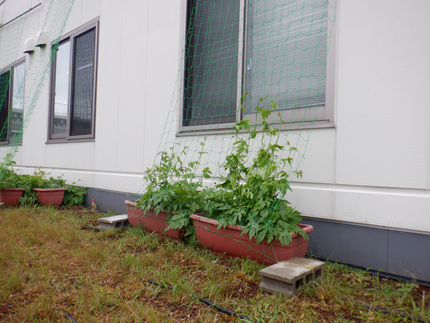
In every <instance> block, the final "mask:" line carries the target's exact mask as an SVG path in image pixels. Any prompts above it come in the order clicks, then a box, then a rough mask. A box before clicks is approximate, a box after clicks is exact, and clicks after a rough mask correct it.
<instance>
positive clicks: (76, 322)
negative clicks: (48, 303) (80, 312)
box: [58, 307, 78, 323]
mask: <svg viewBox="0 0 430 323" xmlns="http://www.w3.org/2000/svg"><path fill="white" fill-rule="evenodd" d="M58 309H59V310H60V311H61V312H63V313H64V315H65V316H66V317H67V318H68V319H69V320H70V321H72V323H78V321H76V320H74V319H73V317H71V316H70V315H69V314H67V313H66V311H64V310H62V309H61V308H59V307H58Z"/></svg>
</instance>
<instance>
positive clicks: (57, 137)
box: [47, 18, 100, 143]
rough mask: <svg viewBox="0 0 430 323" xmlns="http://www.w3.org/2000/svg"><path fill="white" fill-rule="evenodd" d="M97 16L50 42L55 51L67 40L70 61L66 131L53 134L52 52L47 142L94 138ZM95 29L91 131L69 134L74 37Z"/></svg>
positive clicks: (53, 87)
mask: <svg viewBox="0 0 430 323" xmlns="http://www.w3.org/2000/svg"><path fill="white" fill-rule="evenodd" d="M99 25H100V22H99V18H96V19H94V20H92V21H90V22H88V23H86V24H84V25H83V26H81V27H79V28H77V29H75V30H73V31H71V32H69V33H67V34H65V35H64V36H62V37H61V38H60V40H59V41H58V40H57V41H54V42H52V43H51V48H52V51H54V50H55V51H56V50H57V48H58V47H59V46H60V45H62V44H64V43H67V42H69V43H70V61H69V88H68V102H67V117H66V131H65V133H64V134H53V133H52V130H53V122H54V109H55V85H56V67H57V55H56V53H55V54H54V53H52V55H54V58H53V60H52V66H51V75H50V79H51V83H50V102H49V120H48V124H49V126H48V141H47V143H50V142H52V143H60V142H82V141H93V140H94V139H95V125H96V108H97V71H98V68H97V66H98V48H99V28H100V26H99ZM93 29H94V31H95V34H94V37H95V39H94V46H95V48H94V73H93V88H92V93H93V96H92V111H91V133H90V134H86V135H71V129H70V128H71V123H72V109H73V106H72V105H73V93H74V86H73V81H74V76H75V66H74V57H75V46H74V43H75V39H76V38H78V37H79V36H82V35H84V34H86V33H88V32H91V30H93Z"/></svg>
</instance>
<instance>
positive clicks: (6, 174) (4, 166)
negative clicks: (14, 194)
mask: <svg viewBox="0 0 430 323" xmlns="http://www.w3.org/2000/svg"><path fill="white" fill-rule="evenodd" d="M12 158H13V154H12V153H8V154H7V155H6V157H5V158H4V160H3V162H2V163H1V164H0V189H8V188H22V186H21V180H20V177H19V175H18V174H17V173H15V171H14V170H13V165H15V161H14V160H13V159H12Z"/></svg>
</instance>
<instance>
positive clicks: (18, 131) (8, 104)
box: [0, 59, 25, 145]
mask: <svg viewBox="0 0 430 323" xmlns="http://www.w3.org/2000/svg"><path fill="white" fill-rule="evenodd" d="M24 84H25V60H24V59H23V60H20V61H18V62H17V63H15V64H14V65H12V66H11V67H8V68H6V69H3V70H2V71H1V72H0V144H3V145H5V144H9V145H20V144H22V127H23V114H24Z"/></svg>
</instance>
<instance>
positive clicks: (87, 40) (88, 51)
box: [70, 29, 95, 136]
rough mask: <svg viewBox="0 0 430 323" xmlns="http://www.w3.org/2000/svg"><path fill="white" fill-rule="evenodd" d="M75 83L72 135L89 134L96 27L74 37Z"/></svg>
mask: <svg viewBox="0 0 430 323" xmlns="http://www.w3.org/2000/svg"><path fill="white" fill-rule="evenodd" d="M74 41H75V43H74V64H73V66H74V84H73V104H72V120H71V129H70V135H72V136H75V135H88V134H91V128H92V110H93V82H94V58H95V29H92V30H91V31H89V32H87V33H85V34H83V35H80V36H78V37H75V39H74Z"/></svg>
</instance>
